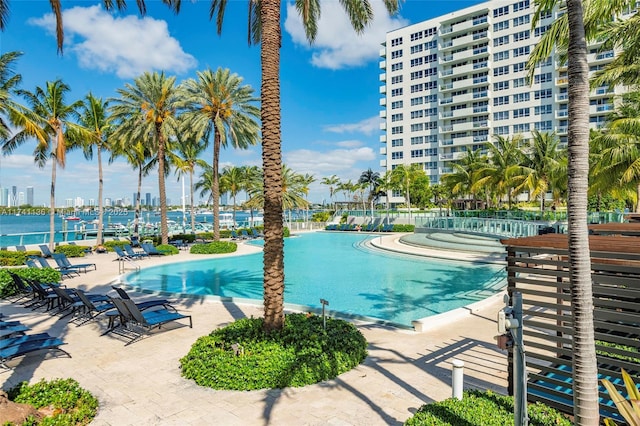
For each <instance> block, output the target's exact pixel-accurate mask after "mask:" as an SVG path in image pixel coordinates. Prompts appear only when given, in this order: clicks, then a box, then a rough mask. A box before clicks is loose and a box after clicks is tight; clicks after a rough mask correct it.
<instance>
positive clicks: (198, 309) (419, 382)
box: [0, 235, 507, 426]
mask: <svg viewBox="0 0 640 426" xmlns="http://www.w3.org/2000/svg"><path fill="white" fill-rule="evenodd" d="M397 238H398V236H397V235H385V236H384V237H382V238H381V239H380V240H379V245H382V246H387V248H393V249H394V250H400V251H402V250H409V251H411V252H412V253H413V254H420V250H421V249H420V248H416V247H410V248H409V247H406V248H403V247H402V246H401V245H400V244H399V242H398V241H397ZM376 240H378V239H376ZM253 250H256V248H255V247H253V246H249V245H245V244H240V247H239V251H238V253H239V254H242V253H248V252H251V251H253ZM421 254H424V255H430V254H433V253H430V252H429V251H428V250H424V251H423V252H422V253H421ZM438 254H439V256H442V253H441V252H440V251H438ZM465 256H466V255H465ZM468 256H472V255H468ZM452 257H454V258H456V259H462V257H463V255H462V254H460V253H459V252H456V253H452ZM472 257H473V256H472ZM114 259H115V255H114V254H112V253H109V254H100V255H99V254H94V255H91V256H88V257H87V258H85V259H83V261H87V262H95V263H96V264H97V267H98V269H97V271H95V272H89V273H88V274H82V275H81V276H80V277H76V278H72V279H67V280H65V284H66V285H67V286H69V287H79V288H82V289H85V290H88V291H91V292H99V293H109V294H112V293H113V290H111V288H110V284H111V283H113V282H118V278H117V276H118V262H115V261H114ZM195 259H202V256H198V255H191V254H189V253H187V252H180V254H179V255H178V256H170V257H165V258H161V259H155V258H154V259H150V260H144V261H140V262H138V264H139V265H140V266H141V267H146V266H152V265H157V264H160V263H170V262H175V261H187V260H195ZM470 260H477V259H470ZM76 262H77V261H76ZM72 263H75V262H74V261H73V259H72ZM134 296H136V299H140V300H142V299H144V298H147V297H149V296H148V295H142V294H136V295H134ZM176 306H177V308H178V309H179V310H180V311H183V312H185V313H188V314H190V315H192V316H193V328H192V329H190V328H189V327H188V326H185V325H183V324H184V323H185V322H184V321H182V323H183V324H179V323H174V324H173V325H170V326H169V327H168V328H170V329H169V330H164V329H163V330H161V331H159V332H157V333H155V334H154V335H153V336H149V337H145V338H144V339H142V340H141V341H139V342H137V343H134V344H132V345H130V346H126V347H125V346H124V341H123V340H122V339H121V338H119V337H118V336H111V335H107V336H102V337H101V336H100V334H101V332H102V331H104V329H105V326H106V324H105V322H106V321H97V322H91V323H89V324H87V325H84V326H81V327H76V326H75V325H74V324H72V323H69V322H68V321H67V319H66V318H65V319H60V318H59V317H57V316H50V315H49V314H48V313H43V312H38V311H35V312H34V311H31V310H27V309H24V308H21V307H18V306H15V305H12V304H10V303H8V302H7V301H1V302H0V310H1V311H2V313H3V314H5V315H8V316H10V317H11V319H17V320H20V321H22V322H23V323H24V324H26V325H29V326H30V327H32V329H33V331H34V332H39V331H47V332H49V333H50V334H52V335H55V336H60V337H62V338H63V340H64V341H65V342H67V343H68V344H67V345H66V346H64V349H66V350H67V351H68V352H69V353H70V354H71V356H72V357H71V358H68V357H65V356H59V357H56V356H52V355H55V354H34V355H31V356H27V357H24V358H20V359H17V360H15V361H12V362H11V363H10V365H11V366H13V367H14V368H13V369H12V370H8V371H0V381H1V383H2V387H3V389H7V388H9V387H12V386H14V385H16V384H17V383H19V382H21V381H23V380H27V381H29V382H34V381H37V380H40V379H42V378H46V379H53V378H67V377H72V378H74V379H76V380H78V382H80V384H81V386H83V387H84V388H86V389H88V390H89V391H91V392H92V393H93V395H95V396H96V397H97V398H98V400H99V401H100V409H99V413H98V416H97V417H96V419H95V420H94V422H93V423H92V425H113V426H116V425H117V426H121V425H209V424H211V425H213V424H215V425H367V426H371V425H397V424H402V423H403V422H404V421H405V420H406V419H408V418H409V417H411V416H412V414H413V413H414V412H415V411H416V410H417V409H418V408H419V407H420V406H421V405H423V404H425V403H428V402H432V401H438V400H442V399H445V398H448V397H450V396H451V387H450V384H451V361H452V360H453V359H454V358H455V359H460V360H463V361H464V362H465V387H467V388H479V389H493V390H495V391H497V392H500V393H505V392H506V376H507V374H506V353H505V352H503V351H501V350H499V349H498V348H497V347H496V345H495V342H494V339H493V336H494V335H496V334H497V329H496V323H495V317H496V313H497V311H498V310H499V309H500V308H501V307H502V302H501V301H500V300H498V298H495V299H493V300H491V301H489V302H488V303H485V304H484V305H482V306H479V307H478V308H477V309H475V310H472V311H469V312H468V314H467V315H465V316H462V317H460V316H456V315H454V316H452V317H451V318H450V321H448V323H447V324H446V325H443V326H441V327H432V328H430V329H429V330H428V331H427V332H424V333H416V332H414V331H408V330H399V329H394V328H389V327H383V326H379V325H374V324H365V323H358V324H357V325H358V328H359V329H360V330H361V331H362V333H363V334H364V335H365V337H366V338H367V340H368V342H369V356H368V357H367V359H366V360H365V362H364V363H363V364H362V365H360V366H359V367H357V368H356V369H354V370H352V371H350V372H347V373H345V374H342V375H340V376H339V377H338V378H336V379H334V380H330V381H327V382H323V383H319V384H316V385H312V386H307V387H304V388H287V389H278V390H263V391H252V392H237V391H217V390H212V389H207V388H202V387H199V386H197V385H195V384H194V383H193V382H192V381H190V380H186V379H184V378H182V376H181V375H180V370H179V359H180V358H181V357H182V356H184V355H186V354H187V352H188V351H189V349H190V347H191V345H192V344H193V342H194V341H195V340H196V339H197V338H198V337H200V336H203V335H206V334H208V333H209V332H211V330H213V329H216V328H218V327H222V326H224V325H226V324H228V323H230V322H232V321H234V320H235V319H237V318H241V317H244V316H252V315H253V316H261V315H262V309H261V306H259V305H241V304H233V303H222V302H219V301H215V300H212V299H211V298H207V297H204V298H194V299H184V300H181V301H179V302H178V303H177V304H176ZM186 324H188V322H187V323H186Z"/></svg>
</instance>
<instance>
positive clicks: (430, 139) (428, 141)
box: [425, 135, 438, 155]
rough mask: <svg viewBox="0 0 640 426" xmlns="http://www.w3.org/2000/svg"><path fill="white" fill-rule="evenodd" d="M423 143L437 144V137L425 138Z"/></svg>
mask: <svg viewBox="0 0 640 426" xmlns="http://www.w3.org/2000/svg"><path fill="white" fill-rule="evenodd" d="M425 142H427V143H438V135H429V136H427V137H426V138H425ZM434 151H435V150H434ZM433 155H435V154H433Z"/></svg>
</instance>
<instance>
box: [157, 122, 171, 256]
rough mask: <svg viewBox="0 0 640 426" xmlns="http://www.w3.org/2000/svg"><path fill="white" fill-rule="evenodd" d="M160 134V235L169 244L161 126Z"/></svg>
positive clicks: (164, 242)
mask: <svg viewBox="0 0 640 426" xmlns="http://www.w3.org/2000/svg"><path fill="white" fill-rule="evenodd" d="M156 135H158V190H159V192H160V235H161V238H162V244H169V227H168V226H167V193H166V188H165V179H164V163H165V148H166V147H165V143H164V136H163V135H162V133H161V130H160V126H159V125H158V126H157V128H156Z"/></svg>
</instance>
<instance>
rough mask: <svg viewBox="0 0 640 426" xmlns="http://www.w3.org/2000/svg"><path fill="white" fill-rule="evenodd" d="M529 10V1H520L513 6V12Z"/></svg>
mask: <svg viewBox="0 0 640 426" xmlns="http://www.w3.org/2000/svg"><path fill="white" fill-rule="evenodd" d="M528 8H529V0H523V1H519V2H518V3H514V4H513V11H514V12H519V11H521V10H525V9H528Z"/></svg>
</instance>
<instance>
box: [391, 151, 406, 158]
mask: <svg viewBox="0 0 640 426" xmlns="http://www.w3.org/2000/svg"><path fill="white" fill-rule="evenodd" d="M403 158H404V153H403V152H402V151H400V152H392V153H391V159H392V160H402V159H403Z"/></svg>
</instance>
